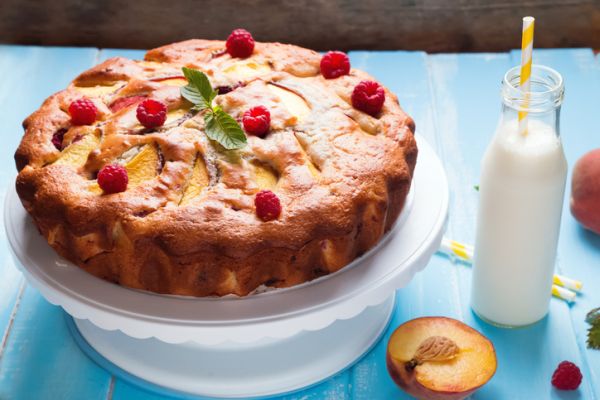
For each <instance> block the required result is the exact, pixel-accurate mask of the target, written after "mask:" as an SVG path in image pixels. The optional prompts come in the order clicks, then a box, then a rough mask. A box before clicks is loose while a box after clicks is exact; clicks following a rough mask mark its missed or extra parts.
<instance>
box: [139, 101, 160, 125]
mask: <svg viewBox="0 0 600 400" xmlns="http://www.w3.org/2000/svg"><path fill="white" fill-rule="evenodd" d="M136 115H137V119H138V121H140V123H141V124H142V125H144V126H145V127H146V128H148V129H152V128H157V127H159V126H162V124H164V123H165V121H166V120H167V106H166V105H165V104H164V103H161V102H160V101H156V100H152V99H147V100H144V101H142V102H141V103H140V104H139V105H138V106H137V111H136Z"/></svg>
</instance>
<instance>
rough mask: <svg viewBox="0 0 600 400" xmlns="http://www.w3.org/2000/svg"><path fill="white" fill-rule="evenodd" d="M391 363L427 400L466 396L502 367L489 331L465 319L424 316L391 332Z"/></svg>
mask: <svg viewBox="0 0 600 400" xmlns="http://www.w3.org/2000/svg"><path fill="white" fill-rule="evenodd" d="M386 364H387V368H388V371H389V373H390V375H391V377H392V379H393V380H394V381H395V382H396V383H397V384H398V386H400V387H401V388H402V389H404V390H405V391H406V392H407V393H409V394H411V395H412V396H414V397H416V398H419V399H423V400H460V399H464V398H465V397H467V396H469V395H471V394H472V393H473V392H474V391H475V390H477V389H478V388H480V387H481V386H483V385H484V384H485V383H486V382H487V381H489V380H490V379H491V378H492V376H493V375H494V373H495V372H496V366H497V361H496V352H495V351H494V346H493V344H492V342H490V341H489V340H488V339H487V338H486V337H485V336H483V335H482V334H480V333H479V332H477V331H476V330H475V329H473V328H471V327H469V326H467V325H465V324H463V323H462V322H460V321H457V320H454V319H451V318H445V317H424V318H417V319H413V320H411V321H408V322H406V323H404V324H402V325H400V326H399V327H398V328H397V329H396V330H395V331H394V333H393V334H392V336H391V337H390V341H389V343H388V348H387V354H386Z"/></svg>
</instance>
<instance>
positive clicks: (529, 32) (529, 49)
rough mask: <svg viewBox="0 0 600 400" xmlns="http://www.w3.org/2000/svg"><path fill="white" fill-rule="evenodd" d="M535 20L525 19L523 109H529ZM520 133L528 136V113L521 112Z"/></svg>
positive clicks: (522, 39)
mask: <svg viewBox="0 0 600 400" xmlns="http://www.w3.org/2000/svg"><path fill="white" fill-rule="evenodd" d="M534 22H535V18H533V17H524V18H523V36H522V38H521V80H520V82H519V87H520V88H521V90H522V91H523V92H524V93H525V99H524V102H523V108H527V107H528V103H529V92H530V90H531V79H530V78H531V63H532V54H533V27H534ZM519 133H521V135H527V111H523V110H521V111H519Z"/></svg>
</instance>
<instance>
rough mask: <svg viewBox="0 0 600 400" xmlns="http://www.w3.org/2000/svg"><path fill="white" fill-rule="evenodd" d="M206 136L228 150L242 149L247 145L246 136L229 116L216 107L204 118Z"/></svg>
mask: <svg viewBox="0 0 600 400" xmlns="http://www.w3.org/2000/svg"><path fill="white" fill-rule="evenodd" d="M204 122H205V124H206V125H205V127H204V129H205V130H206V136H208V137H209V138H210V139H212V140H215V141H217V142H219V143H220V144H221V146H223V147H225V148H226V149H227V150H233V149H241V148H242V147H244V146H245V145H246V134H245V133H244V131H243V130H242V128H241V127H240V125H239V124H238V123H237V121H236V120H235V119H233V118H232V117H231V116H230V115H229V114H227V113H226V112H225V111H223V110H221V108H220V107H218V106H217V107H215V108H214V109H213V112H210V113H207V114H206V115H205V116H204Z"/></svg>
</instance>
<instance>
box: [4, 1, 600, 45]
mask: <svg viewBox="0 0 600 400" xmlns="http://www.w3.org/2000/svg"><path fill="white" fill-rule="evenodd" d="M526 15H533V16H534V17H536V19H537V21H536V35H535V46H536V47H538V48H539V47H592V48H600V0H501V1H494V0H471V1H469V0H448V1H447V0H313V1H309V0H295V1H287V2H283V1H281V2H277V1H270V0H248V1H243V0H232V1H227V0H224V1H199V0H168V1H167V0H141V1H135V0H127V1H119V0H106V1H100V0H95V1H90V0H88V1H85V0H39V1H38V0H0V41H2V42H5V43H20V44H41V45H75V46H94V47H103V48H109V47H114V48H151V47H155V46H159V45H162V44H166V43H170V42H174V41H178V40H183V39H187V38H192V37H196V38H209V39H210V38H215V39H223V38H226V37H227V35H228V34H229V32H230V31H231V30H232V29H233V28H237V27H244V28H246V29H248V30H250V31H251V32H252V33H253V34H254V37H255V38H256V39H257V40H259V41H281V42H287V43H294V44H299V45H301V46H305V47H309V48H314V49H317V50H327V49H342V50H349V49H405V50H417V49H418V50H425V51H429V52H450V51H504V50H508V49H511V48H516V47H519V46H520V18H521V17H523V16H526Z"/></svg>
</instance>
